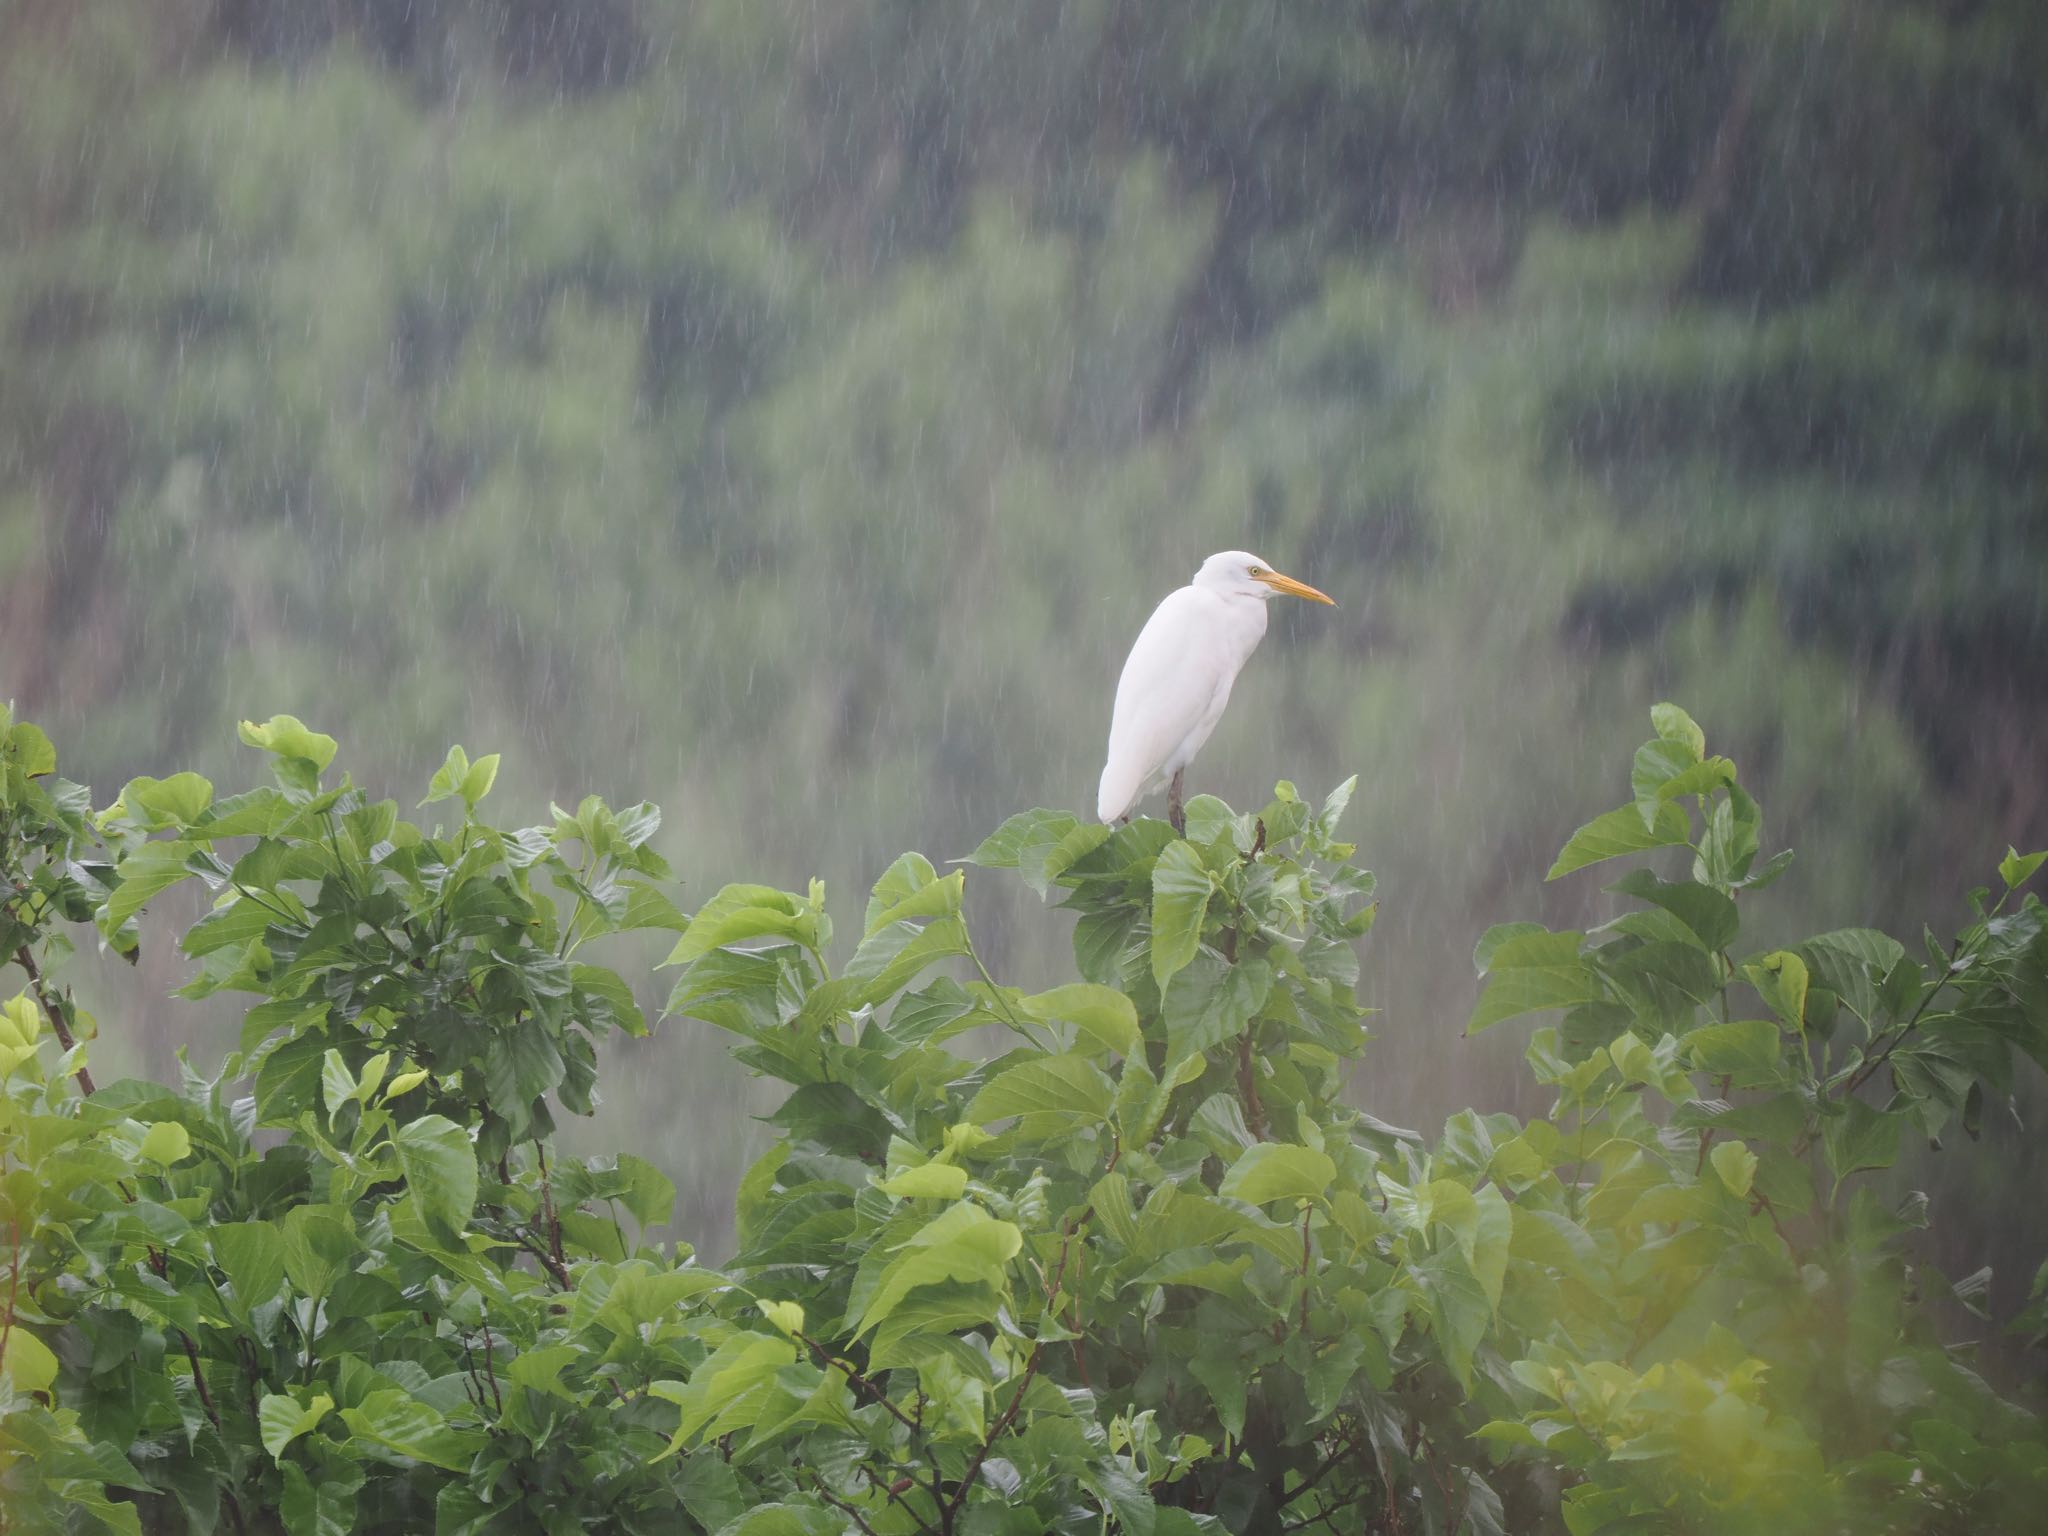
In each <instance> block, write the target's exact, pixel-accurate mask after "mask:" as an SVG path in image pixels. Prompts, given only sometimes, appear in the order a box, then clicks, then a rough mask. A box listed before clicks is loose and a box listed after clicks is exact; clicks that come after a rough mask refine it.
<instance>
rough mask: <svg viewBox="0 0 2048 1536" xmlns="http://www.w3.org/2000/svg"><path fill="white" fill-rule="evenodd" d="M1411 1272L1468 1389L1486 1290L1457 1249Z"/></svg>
mask: <svg viewBox="0 0 2048 1536" xmlns="http://www.w3.org/2000/svg"><path fill="white" fill-rule="evenodd" d="M1630 814H1631V815H1633V814H1634V813H1633V812H1631V813H1630ZM1414 1272H1415V1276H1416V1278H1417V1280H1418V1281H1420V1283H1421V1285H1422V1290H1423V1294H1424V1295H1425V1296H1427V1297H1428V1299H1429V1313H1428V1315H1429V1325H1430V1329H1431V1331H1432V1332H1433V1333H1435V1334H1436V1339H1437V1343H1438V1345H1439V1346H1441V1348H1442V1349H1443V1352H1444V1359H1445V1360H1446V1361H1447V1362H1448V1363H1449V1365H1450V1367H1451V1371H1452V1373H1453V1374H1454V1375H1455V1376H1456V1377H1457V1378H1458V1380H1459V1382H1460V1383H1461V1384H1463V1385H1465V1386H1466V1387H1467V1388H1468V1389H1469V1388H1470V1385H1471V1382H1472V1356H1473V1354H1474V1352H1475V1351H1476V1350H1477V1349H1478V1347H1479V1341H1480V1340H1481V1339H1483V1338H1485V1337H1486V1330H1487V1326H1488V1325H1489V1324H1490V1323H1491V1322H1492V1321H1493V1307H1492V1305H1491V1304H1490V1303H1489V1302H1488V1301H1487V1299H1486V1289H1485V1287H1484V1286H1482V1285H1481V1284H1480V1282H1479V1278H1478V1276H1476V1275H1474V1274H1473V1273H1472V1268H1471V1265H1470V1264H1469V1263H1467V1261H1466V1259H1465V1254H1464V1251H1463V1250H1462V1249H1460V1248H1442V1249H1439V1250H1437V1251H1436V1252H1434V1253H1430V1254H1427V1255H1425V1256H1424V1257H1423V1258H1422V1259H1421V1260H1420V1261H1419V1262H1418V1263H1417V1264H1416V1265H1415V1267H1414Z"/></svg>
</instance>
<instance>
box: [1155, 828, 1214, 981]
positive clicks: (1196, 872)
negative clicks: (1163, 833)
mask: <svg viewBox="0 0 2048 1536" xmlns="http://www.w3.org/2000/svg"><path fill="white" fill-rule="evenodd" d="M1214 888H1215V887H1214V885H1213V883H1212V881H1211V879H1210V875H1209V870H1208V866H1207V865H1205V864H1203V862H1202V855H1201V852H1200V851H1199V850H1198V849H1197V848H1196V847H1195V845H1194V844H1192V843H1189V842H1185V841H1175V842H1172V843H1169V844H1167V846H1166V851H1165V852H1163V853H1161V854H1160V855H1159V860H1158V862H1157V863H1155V864H1154V865H1153V866H1152V979H1153V981H1154V982H1156V983H1157V984H1158V986H1159V987H1160V989H1161V990H1162V991H1163V990H1164V989H1165V987H1166V984H1167V983H1168V982H1169V981H1171V980H1172V979H1173V975H1174V973H1175V972H1176V971H1178V970H1180V968H1181V967H1182V966H1184V965H1186V964H1187V963H1188V962H1189V961H1190V960H1192V959H1194V958H1195V951H1196V950H1197V949H1199V948H1200V947H1201V943H1202V920H1203V918H1204V917H1206V916H1207V915H1208V910H1209V897H1210V894H1211V892H1212V891H1213V890H1214Z"/></svg>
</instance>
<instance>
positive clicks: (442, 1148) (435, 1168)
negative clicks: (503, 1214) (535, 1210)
mask: <svg viewBox="0 0 2048 1536" xmlns="http://www.w3.org/2000/svg"><path fill="white" fill-rule="evenodd" d="M394 1140H395V1141H396V1143H397V1147H398V1161H399V1165H400V1166H401V1167H402V1168H403V1169H404V1170H405V1182H406V1185H407V1187H408V1188H410V1189H411V1190H412V1193H413V1197H414V1198H415V1199H416V1200H418V1201H419V1205H420V1211H421V1214H422V1215H424V1216H425V1217H426V1218H427V1220H428V1221H429V1222H435V1223H439V1224H440V1225H441V1226H442V1227H444V1228H446V1229H447V1230H448V1231H449V1232H451V1233H460V1232H461V1231H462V1230H463V1228H465V1227H466V1226H468V1225H469V1216H470V1212H471V1211H473V1210H474V1209H475V1208H476V1182H477V1180H476V1148H475V1147H474V1146H472V1145H471V1144H470V1139H469V1134H468V1133H467V1132H466V1131H464V1130H463V1129H462V1127H461V1126H459V1125H457V1124H456V1123H455V1122H454V1121H452V1120H450V1119H448V1118H446V1117H445V1116H443V1115H426V1116H423V1117H422V1118H420V1119H418V1120H414V1121H411V1122H409V1123H408V1124H405V1125H402V1126H400V1127H399V1128H398V1133H397V1135H396V1137H395V1138H394Z"/></svg>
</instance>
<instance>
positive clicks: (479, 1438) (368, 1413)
mask: <svg viewBox="0 0 2048 1536" xmlns="http://www.w3.org/2000/svg"><path fill="white" fill-rule="evenodd" d="M341 1419H342V1422H343V1423H344V1424H346V1425H347V1426H348V1427H349V1430H350V1432H351V1433H353V1434H355V1435H358V1436H360V1437H361V1438H362V1439H365V1440H369V1441H373V1442H375V1443H376V1444H377V1445H380V1446H382V1447H384V1448H385V1449H386V1450H389V1451H392V1452H395V1453H396V1454H398V1455H400V1456H406V1457H410V1458H411V1459H412V1460H414V1461H423V1462H425V1463H426V1464H427V1465H428V1466H432V1467H440V1468H441V1469H442V1470H444V1471H447V1472H463V1471H466V1470H467V1469H468V1467H469V1464H470V1462H471V1460H472V1459H473V1458H474V1457H475V1455H476V1453H477V1451H478V1450H480V1449H481V1448H482V1447H483V1445H484V1443H485V1437H484V1436H483V1435H481V1434H478V1433H475V1432H474V1431H466V1430H457V1429H453V1428H451V1427H450V1426H449V1424H448V1421H447V1419H445V1418H444V1417H443V1416H442V1415H440V1414H438V1413H436V1412H435V1411H434V1410H433V1409H432V1408H429V1407H428V1406H427V1405H426V1404H425V1403H423V1402H420V1401H418V1400H417V1399H416V1398H414V1397H413V1396H411V1394H409V1393H406V1392H402V1391H382V1392H372V1393H371V1394H370V1395H369V1396H367V1397H365V1398H364V1399H363V1400H362V1402H361V1403H360V1404H359V1405H357V1406H356V1407H354V1408H344V1409H342V1410H341Z"/></svg>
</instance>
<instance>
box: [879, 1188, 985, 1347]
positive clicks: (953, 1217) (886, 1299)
mask: <svg viewBox="0 0 2048 1536" xmlns="http://www.w3.org/2000/svg"><path fill="white" fill-rule="evenodd" d="M1023 1246H1024V1235H1023V1233H1021V1232H1020V1231H1018V1229H1017V1228H1016V1227H1015V1226H1013V1225H1012V1224H1011V1223H1009V1222H1007V1221H998V1220H997V1219H996V1218H995V1217H993V1216H991V1215H989V1214H988V1212H986V1211H984V1210H983V1209H982V1208H981V1207H980V1206H978V1205H976V1204H974V1203H973V1202H972V1201H967V1200H963V1201H961V1202H960V1203H959V1204H958V1205H956V1206H953V1207H951V1208H950V1209H948V1210H947V1211H945V1212H943V1213H942V1214H940V1215H938V1216H936V1217H934V1218H933V1219H932V1220H931V1221H929V1222H927V1223H926V1224H925V1225H924V1226H923V1227H921V1228H920V1229H919V1230H918V1231H917V1232H916V1233H915V1234H913V1235H912V1236H911V1237H910V1238H909V1239H908V1240H907V1241H906V1242H905V1243H904V1244H903V1246H902V1248H901V1249H900V1250H898V1253H897V1257H896V1258H895V1259H893V1260H891V1261H890V1263H889V1266H888V1267H887V1268H886V1269H884V1270H883V1271H882V1275H881V1278H880V1280H879V1282H878V1283H877V1284H876V1286H875V1291H874V1294H873V1295H872V1296H871V1297H870V1298H869V1300H868V1302H867V1305H866V1307H865V1308H864V1309H863V1311H862V1313H861V1317H860V1322H859V1324H858V1326H857V1327H856V1328H855V1329H854V1332H855V1333H856V1334H863V1333H866V1332H868V1331H869V1330H870V1329H873V1328H877V1327H879V1326H880V1325H881V1324H882V1323H884V1322H885V1321H887V1320H888V1318H889V1316H890V1314H891V1313H893V1312H894V1311H895V1310H896V1309H897V1308H898V1307H900V1306H902V1305H903V1304H904V1302H905V1301H906V1300H907V1299H908V1298H909V1296H910V1295H911V1293H912V1292H914V1291H916V1290H918V1289H920V1288H922V1287H925V1286H939V1285H969V1286H983V1287H987V1288H989V1289H991V1290H1000V1289H1002V1287H1003V1283H1004V1273H1005V1269H1006V1267H1007V1266H1008V1264H1009V1262H1010V1260H1012V1259H1014V1258H1015V1257H1016V1256H1017V1254H1018V1251H1019V1250H1020V1249H1021V1248H1022V1247H1023Z"/></svg>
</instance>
